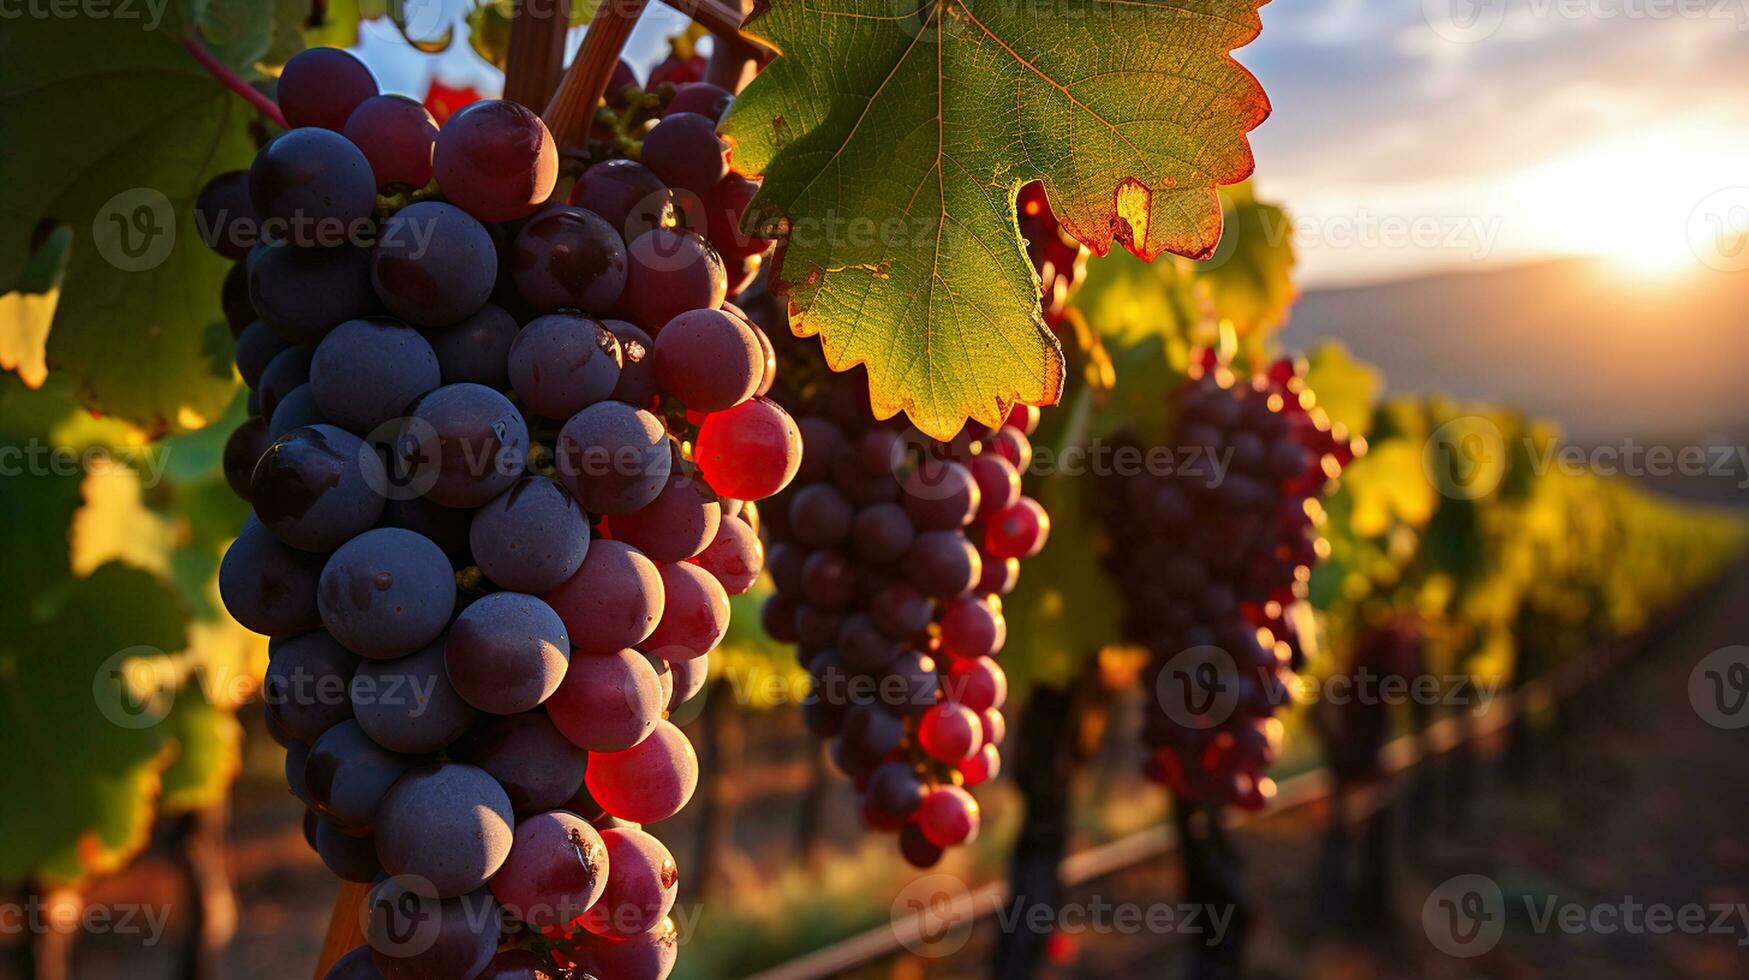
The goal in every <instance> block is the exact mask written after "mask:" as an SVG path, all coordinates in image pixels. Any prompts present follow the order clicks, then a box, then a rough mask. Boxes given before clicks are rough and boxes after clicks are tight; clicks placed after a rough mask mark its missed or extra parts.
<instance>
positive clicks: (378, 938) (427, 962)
mask: <svg viewBox="0 0 1749 980" xmlns="http://www.w3.org/2000/svg"><path fill="white" fill-rule="evenodd" d="M504 836H505V837H506V838H508V837H509V836H510V835H509V833H508V832H507V833H506V834H505V835H504ZM366 903H367V904H366V908H367V909H368V910H369V921H368V923H367V924H366V927H365V941H366V942H367V943H369V944H370V947H371V962H372V964H374V965H375V966H376V968H377V969H378V970H380V971H382V975H383V977H384V980H469V978H474V977H478V976H479V975H480V971H482V970H484V969H485V968H486V964H488V963H490V962H491V961H492V956H493V954H494V953H495V952H496V951H497V949H498V923H499V920H500V916H501V913H500V912H499V909H498V903H497V902H496V901H494V900H493V898H492V893H491V892H490V891H489V890H487V889H485V888H480V889H478V890H476V891H474V892H471V893H469V894H467V895H460V896H457V897H455V898H443V899H439V898H438V897H437V896H436V895H434V894H432V893H431V888H430V886H429V883H427V882H423V881H420V880H419V879H418V878H417V877H410V876H409V877H402V876H395V877H390V878H385V879H383V880H382V881H380V882H377V883H376V884H375V885H374V886H372V888H371V891H370V895H369V896H368V898H367V899H366Z"/></svg>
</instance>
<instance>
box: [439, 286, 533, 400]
mask: <svg viewBox="0 0 1749 980" xmlns="http://www.w3.org/2000/svg"><path fill="white" fill-rule="evenodd" d="M518 329H519V328H518V327H517V325H516V318H515V317H513V316H511V315H510V314H509V313H506V312H505V311H504V308H503V307H501V306H496V305H494V304H492V303H487V304H486V305H485V306H482V307H480V309H479V310H478V311H477V312H475V313H474V315H472V316H470V317H468V318H466V319H464V320H462V321H460V322H459V323H455V324H451V325H450V326H447V327H443V328H440V329H437V330H432V331H429V332H428V333H426V335H425V339H426V340H428V341H430V343H431V349H432V350H433V351H435V352H436V353H437V366H438V368H440V369H441V372H442V375H443V383H444V384H461V383H463V382H466V383H469V384H479V385H485V386H486V387H488V388H497V389H498V390H500V391H503V390H505V389H507V388H509V387H510V343H511V341H513V340H515V339H516V333H517V330H518Z"/></svg>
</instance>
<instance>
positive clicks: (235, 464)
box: [224, 417, 272, 500]
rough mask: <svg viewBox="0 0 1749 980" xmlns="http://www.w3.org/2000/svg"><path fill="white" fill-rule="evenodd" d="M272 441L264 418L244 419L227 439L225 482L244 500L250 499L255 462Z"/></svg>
mask: <svg viewBox="0 0 1749 980" xmlns="http://www.w3.org/2000/svg"><path fill="white" fill-rule="evenodd" d="M271 441H272V440H271V439H270V438H269V436H268V432H267V420H266V419H264V418H260V417H256V418H252V419H244V420H243V423H242V424H241V425H239V426H237V427H236V428H235V429H232V430H231V435H230V437H229V438H227V439H226V440H225V453H224V470H225V482H226V483H227V484H229V485H230V487H231V492H232V493H235V494H236V495H237V496H239V497H241V498H243V499H244V500H248V499H249V478H250V477H252V476H254V475H255V464H256V463H257V462H259V461H260V459H261V454H262V453H264V452H266V451H267V446H268V444H269V443H270V442H271Z"/></svg>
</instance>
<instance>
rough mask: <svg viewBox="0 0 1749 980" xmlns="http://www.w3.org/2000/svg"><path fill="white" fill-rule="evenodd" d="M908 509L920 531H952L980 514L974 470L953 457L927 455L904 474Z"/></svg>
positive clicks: (906, 508) (906, 511) (906, 506)
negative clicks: (909, 471)
mask: <svg viewBox="0 0 1749 980" xmlns="http://www.w3.org/2000/svg"><path fill="white" fill-rule="evenodd" d="M904 501H905V513H907V514H909V515H911V520H912V522H913V523H915V524H916V525H917V529H918V530H920V531H952V530H956V529H958V528H962V527H965V526H966V525H967V524H970V523H971V522H972V518H974V517H976V516H977V514H978V503H979V496H978V483H977V481H976V480H974V479H972V471H971V470H969V469H967V468H966V467H964V466H961V465H960V464H959V463H956V462H953V461H951V460H941V459H926V460H924V461H923V463H922V465H920V466H918V467H917V468H916V469H915V470H913V471H912V472H911V474H910V475H909V476H907V477H905V495H904Z"/></svg>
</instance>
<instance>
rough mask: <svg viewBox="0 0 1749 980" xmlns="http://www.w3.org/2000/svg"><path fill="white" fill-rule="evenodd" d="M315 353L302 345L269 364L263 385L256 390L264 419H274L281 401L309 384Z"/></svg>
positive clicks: (288, 350) (263, 377) (280, 353)
mask: <svg viewBox="0 0 1749 980" xmlns="http://www.w3.org/2000/svg"><path fill="white" fill-rule="evenodd" d="M313 353H314V352H313V351H312V350H310V348H308V347H304V346H302V345H299V346H297V347H287V348H286V349H285V350H282V351H280V352H279V353H277V354H275V355H273V360H271V361H268V362H267V367H266V368H264V369H263V370H262V372H261V384H260V385H258V386H257V387H256V389H255V393H256V394H258V395H260V396H261V403H260V408H261V415H262V417H264V418H267V419H272V418H273V412H274V410H275V409H277V408H278V407H279V402H280V399H282V398H284V397H285V396H287V395H289V394H291V393H292V392H293V391H294V390H296V389H297V387H298V386H299V385H304V384H308V383H309V381H310V358H311V355H312V354H313Z"/></svg>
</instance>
